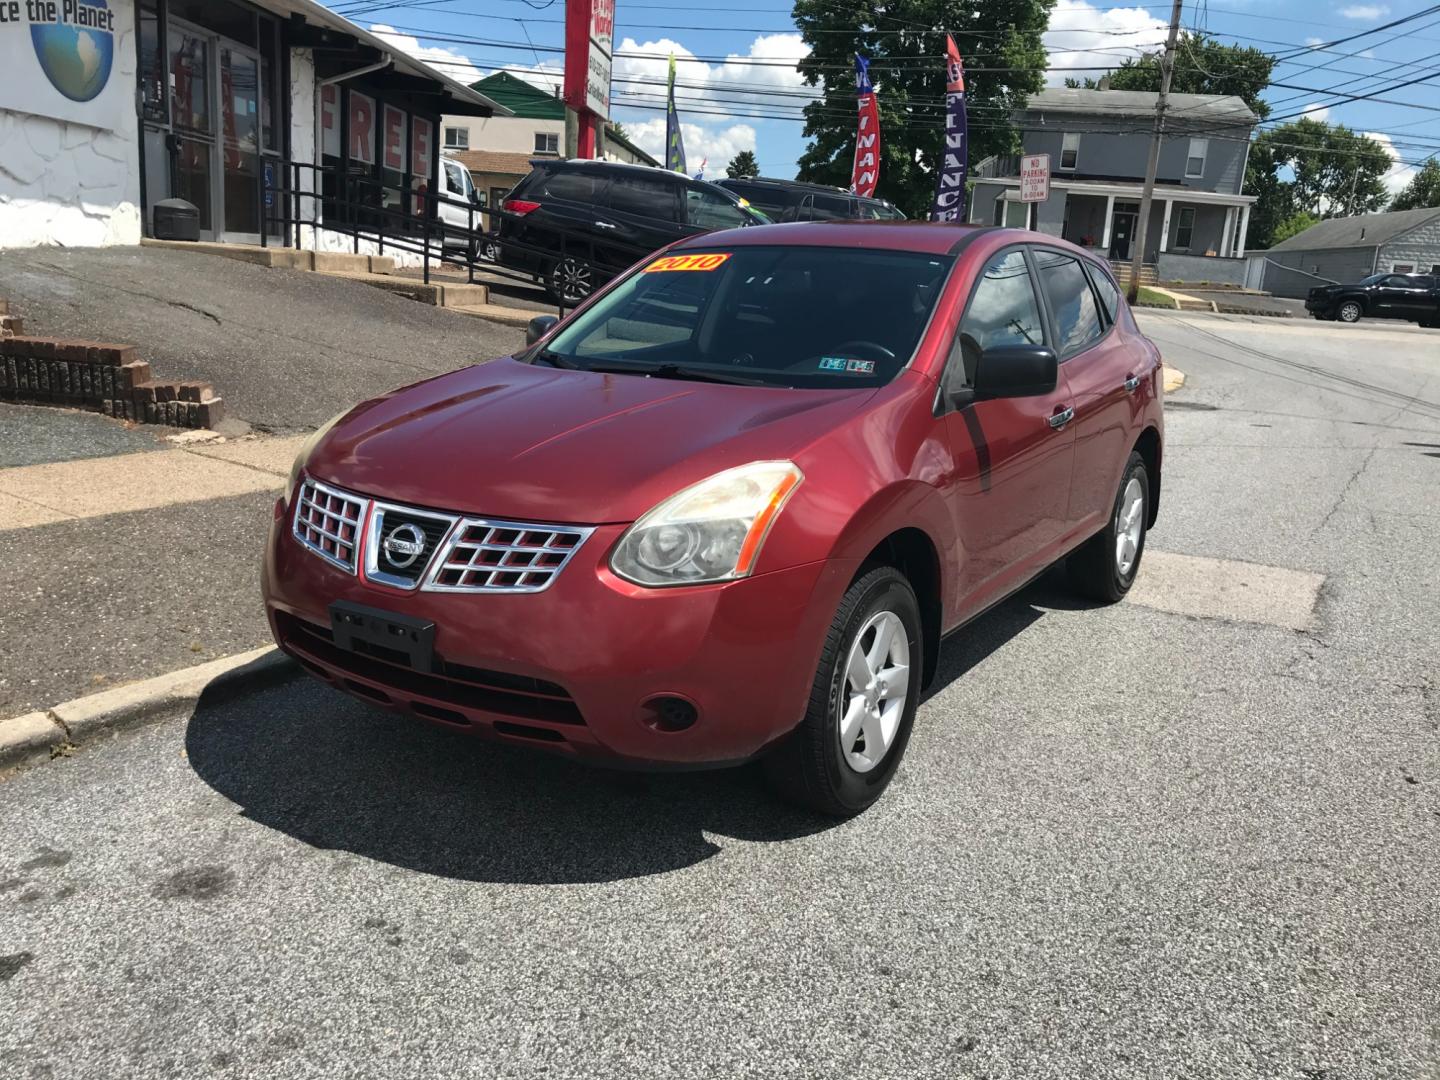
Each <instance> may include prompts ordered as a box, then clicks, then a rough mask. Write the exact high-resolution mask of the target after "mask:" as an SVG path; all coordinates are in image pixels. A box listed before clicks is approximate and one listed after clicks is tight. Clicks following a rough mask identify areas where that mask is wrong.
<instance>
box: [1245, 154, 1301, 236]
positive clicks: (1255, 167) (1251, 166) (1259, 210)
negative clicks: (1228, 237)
mask: <svg viewBox="0 0 1440 1080" xmlns="http://www.w3.org/2000/svg"><path fill="white" fill-rule="evenodd" d="M1287 153H1288V151H1286V150H1284V149H1282V148H1280V147H1275V146H1272V145H1270V144H1269V143H1268V142H1264V141H1260V140H1257V141H1255V142H1252V143H1251V144H1250V158H1249V160H1248V161H1247V162H1246V163H1245V187H1244V191H1245V194H1247V195H1255V196H1257V198H1256V201H1255V203H1254V205H1252V206H1251V207H1250V230H1249V233H1248V235H1247V239H1246V241H1245V246H1246V247H1247V248H1251V249H1255V250H1260V249H1263V248H1268V247H1269V246H1270V245H1271V244H1274V243H1277V242H1278V238H1277V237H1276V235H1275V231H1276V230H1277V229H1279V228H1280V225H1281V223H1282V222H1284V221H1286V220H1288V219H1290V218H1291V217H1293V216H1294V215H1295V200H1294V193H1293V187H1294V185H1292V184H1290V183H1289V182H1288V181H1285V180H1282V179H1281V178H1280V169H1281V167H1282V166H1284V165H1285V163H1286V160H1287V158H1286V156H1285V155H1286V154H1287Z"/></svg>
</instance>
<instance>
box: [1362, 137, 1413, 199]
mask: <svg viewBox="0 0 1440 1080" xmlns="http://www.w3.org/2000/svg"><path fill="white" fill-rule="evenodd" d="M1361 134H1362V135H1365V136H1367V137H1369V138H1371V139H1374V140H1375V141H1376V142H1378V143H1379V144H1380V145H1381V146H1383V147H1384V148H1385V153H1387V154H1388V155H1390V162H1391V164H1390V171H1389V172H1387V173H1386V174H1385V176H1384V177H1383V179H1384V181H1385V189H1386V190H1387V191H1389V192H1390V194H1391V195H1392V196H1394V195H1397V194H1399V193H1400V191H1401V189H1402V188H1404V187H1405V185H1406V184H1408V183H1410V178H1411V177H1412V176H1414V175H1415V166H1413V165H1402V164H1401V163H1400V151H1399V150H1396V149H1395V144H1394V143H1393V142H1391V141H1390V136H1389V135H1386V134H1385V133H1384V132H1383V131H1363V132H1361Z"/></svg>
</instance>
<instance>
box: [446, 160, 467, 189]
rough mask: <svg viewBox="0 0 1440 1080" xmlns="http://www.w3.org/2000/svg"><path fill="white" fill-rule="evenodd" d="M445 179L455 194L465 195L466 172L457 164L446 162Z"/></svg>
mask: <svg viewBox="0 0 1440 1080" xmlns="http://www.w3.org/2000/svg"><path fill="white" fill-rule="evenodd" d="M445 179H446V181H447V183H448V186H449V188H450V190H451V191H452V192H453V193H455V194H457V195H463V194H465V170H464V169H462V168H461V167H460V166H459V165H457V164H456V163H455V162H453V161H447V162H445Z"/></svg>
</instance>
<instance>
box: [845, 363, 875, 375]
mask: <svg viewBox="0 0 1440 1080" xmlns="http://www.w3.org/2000/svg"><path fill="white" fill-rule="evenodd" d="M845 370H846V371H849V372H852V373H854V374H856V375H873V374H875V361H874V360H851V361H850V362H849V363H847V364H846V365H845Z"/></svg>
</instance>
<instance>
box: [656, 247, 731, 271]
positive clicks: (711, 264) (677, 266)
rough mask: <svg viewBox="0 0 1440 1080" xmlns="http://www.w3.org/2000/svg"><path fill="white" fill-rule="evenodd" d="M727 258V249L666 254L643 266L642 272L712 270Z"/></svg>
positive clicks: (728, 255)
mask: <svg viewBox="0 0 1440 1080" xmlns="http://www.w3.org/2000/svg"><path fill="white" fill-rule="evenodd" d="M728 258H730V253H729V252H728V251H727V252H712V253H711V254H709V255H666V256H665V257H664V258H663V259H656V260H655V261H654V262H652V263H651V264H650V265H649V266H647V267H645V270H644V271H643V272H644V273H646V274H655V273H659V272H660V271H662V270H714V269H716V268H717V267H719V266H722V265H723V264H724V262H725V260H726V259H728Z"/></svg>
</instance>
